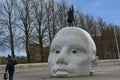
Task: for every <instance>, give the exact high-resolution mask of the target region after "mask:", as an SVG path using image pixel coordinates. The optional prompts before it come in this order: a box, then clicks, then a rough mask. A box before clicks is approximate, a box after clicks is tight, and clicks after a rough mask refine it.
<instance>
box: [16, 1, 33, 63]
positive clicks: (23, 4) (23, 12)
mask: <svg viewBox="0 0 120 80" xmlns="http://www.w3.org/2000/svg"><path fill="white" fill-rule="evenodd" d="M30 1H31V0H19V1H17V2H16V7H17V11H18V14H19V18H20V20H21V22H22V26H23V27H22V26H21V29H22V30H23V32H24V35H25V37H24V38H23V39H24V40H25V41H24V43H25V49H26V54H27V60H28V62H30V53H29V43H30V35H31V33H32V31H33V28H32V27H31V22H32V19H31V5H30Z"/></svg>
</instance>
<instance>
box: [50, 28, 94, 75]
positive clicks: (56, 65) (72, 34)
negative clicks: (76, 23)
mask: <svg viewBox="0 0 120 80" xmlns="http://www.w3.org/2000/svg"><path fill="white" fill-rule="evenodd" d="M88 39H90V40H88ZM91 47H92V48H91ZM95 49H96V48H95V45H94V43H93V41H92V39H91V37H89V36H88V34H87V33H86V32H84V31H83V30H81V29H78V28H76V27H71V28H64V29H62V30H61V31H59V32H58V33H57V35H56V36H55V38H54V39H53V42H52V44H51V49H50V55H49V59H48V66H49V71H50V75H51V76H56V77H68V76H81V75H89V73H90V72H91V67H92V61H93V58H94V57H95Z"/></svg>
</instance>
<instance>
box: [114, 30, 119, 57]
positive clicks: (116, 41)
mask: <svg viewBox="0 0 120 80" xmlns="http://www.w3.org/2000/svg"><path fill="white" fill-rule="evenodd" d="M113 30H114V36H115V43H116V47H117V53H118V58H119V59H120V51H119V46H118V40H117V36H116V30H115V28H113Z"/></svg>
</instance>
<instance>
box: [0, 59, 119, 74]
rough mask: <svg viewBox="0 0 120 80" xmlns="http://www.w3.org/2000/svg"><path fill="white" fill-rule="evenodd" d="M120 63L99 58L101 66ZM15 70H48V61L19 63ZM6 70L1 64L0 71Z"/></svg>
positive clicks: (116, 60) (117, 60)
mask: <svg viewBox="0 0 120 80" xmlns="http://www.w3.org/2000/svg"><path fill="white" fill-rule="evenodd" d="M112 65H120V59H112V60H99V61H98V65H97V67H100V66H112ZM15 70H16V71H15V72H23V71H46V70H48V63H30V64H17V65H16V66H15ZM4 72H5V65H0V73H4Z"/></svg>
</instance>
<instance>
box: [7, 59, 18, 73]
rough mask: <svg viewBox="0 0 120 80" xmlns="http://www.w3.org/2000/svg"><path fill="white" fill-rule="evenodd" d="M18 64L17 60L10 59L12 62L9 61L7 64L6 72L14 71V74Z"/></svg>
mask: <svg viewBox="0 0 120 80" xmlns="http://www.w3.org/2000/svg"><path fill="white" fill-rule="evenodd" d="M16 64H17V62H16V60H12V59H10V60H8V62H7V64H6V69H5V71H6V72H7V71H8V72H9V71H12V72H14V71H15V65H16Z"/></svg>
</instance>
